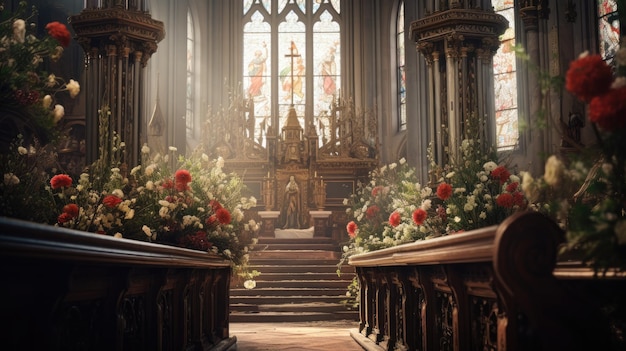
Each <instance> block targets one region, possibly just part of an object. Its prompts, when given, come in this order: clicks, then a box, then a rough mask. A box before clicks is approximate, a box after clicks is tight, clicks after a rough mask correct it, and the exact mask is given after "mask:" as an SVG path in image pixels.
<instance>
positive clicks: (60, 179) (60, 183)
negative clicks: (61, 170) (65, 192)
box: [50, 174, 72, 189]
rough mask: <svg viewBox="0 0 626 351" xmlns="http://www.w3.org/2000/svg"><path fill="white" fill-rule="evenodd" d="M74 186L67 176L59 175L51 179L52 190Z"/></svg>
mask: <svg viewBox="0 0 626 351" xmlns="http://www.w3.org/2000/svg"><path fill="white" fill-rule="evenodd" d="M71 185H72V178H71V177H70V176H68V175H67V174H57V175H55V176H54V177H52V179H50V186H51V187H52V189H58V188H67V187H69V186H71Z"/></svg>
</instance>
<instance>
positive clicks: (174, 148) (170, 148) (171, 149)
mask: <svg viewBox="0 0 626 351" xmlns="http://www.w3.org/2000/svg"><path fill="white" fill-rule="evenodd" d="M169 150H170V151H172V152H176V151H178V149H177V148H176V146H170V147H169Z"/></svg>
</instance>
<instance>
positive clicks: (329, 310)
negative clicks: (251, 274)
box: [230, 237, 358, 322]
mask: <svg viewBox="0 0 626 351" xmlns="http://www.w3.org/2000/svg"><path fill="white" fill-rule="evenodd" d="M340 256H341V253H340V250H339V248H338V247H337V245H336V244H335V243H334V242H333V241H332V240H331V239H330V238H317V237H314V238H308V239H281V238H273V237H272V238H269V237H261V238H259V243H258V244H257V245H256V247H255V250H254V251H252V252H251V254H250V268H251V269H256V270H258V271H259V272H261V275H260V276H258V277H256V278H255V280H256V288H254V289H245V288H243V284H242V283H241V282H238V281H237V279H233V284H232V286H231V290H230V322H307V321H329V320H354V321H358V310H348V309H347V308H346V306H345V305H344V304H342V303H341V301H342V300H346V291H347V288H348V285H350V283H351V282H352V278H353V277H354V275H355V273H354V267H351V266H349V265H343V266H342V274H341V276H338V275H337V263H338V262H339V258H340Z"/></svg>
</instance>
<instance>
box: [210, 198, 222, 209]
mask: <svg viewBox="0 0 626 351" xmlns="http://www.w3.org/2000/svg"><path fill="white" fill-rule="evenodd" d="M209 206H211V208H212V209H213V212H217V210H219V209H220V208H222V204H221V203H220V202H219V201H217V200H211V201H209Z"/></svg>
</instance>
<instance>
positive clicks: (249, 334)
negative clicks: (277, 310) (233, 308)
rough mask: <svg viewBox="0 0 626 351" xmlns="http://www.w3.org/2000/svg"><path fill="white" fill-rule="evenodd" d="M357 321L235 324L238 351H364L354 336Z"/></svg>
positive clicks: (232, 331)
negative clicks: (351, 333)
mask: <svg viewBox="0 0 626 351" xmlns="http://www.w3.org/2000/svg"><path fill="white" fill-rule="evenodd" d="M358 326H359V324H358V322H354V321H315V322H296V323H231V324H230V335H231V336H235V337H237V351H334V350H337V351H339V350H341V351H363V348H362V347H361V346H360V345H359V344H358V343H357V342H356V341H355V340H354V339H353V338H352V337H351V336H350V330H353V329H358Z"/></svg>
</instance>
